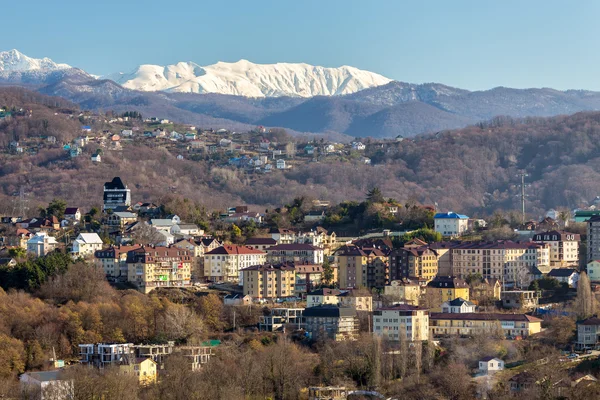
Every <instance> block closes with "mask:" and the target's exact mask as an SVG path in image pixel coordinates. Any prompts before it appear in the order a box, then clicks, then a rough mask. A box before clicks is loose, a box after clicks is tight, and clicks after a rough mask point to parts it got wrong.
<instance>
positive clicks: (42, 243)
mask: <svg viewBox="0 0 600 400" xmlns="http://www.w3.org/2000/svg"><path fill="white" fill-rule="evenodd" d="M57 245H58V242H57V241H56V239H54V237H52V236H48V234H47V233H46V232H38V233H36V234H35V235H34V236H33V237H32V238H31V239H29V240H28V241H27V252H28V253H30V254H33V255H34V256H36V257H41V256H45V255H46V254H48V253H50V252H51V251H54V249H55V248H56V246H57Z"/></svg>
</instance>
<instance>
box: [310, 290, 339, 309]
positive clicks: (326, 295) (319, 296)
mask: <svg viewBox="0 0 600 400" xmlns="http://www.w3.org/2000/svg"><path fill="white" fill-rule="evenodd" d="M341 293H342V292H340V291H339V290H337V289H328V288H323V289H317V290H313V291H312V292H310V293H308V294H307V295H306V307H307V308H308V307H316V306H320V305H321V304H332V305H338V303H339V299H338V295H340V294H341Z"/></svg>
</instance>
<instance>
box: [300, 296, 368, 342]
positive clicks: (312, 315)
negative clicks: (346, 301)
mask: <svg viewBox="0 0 600 400" xmlns="http://www.w3.org/2000/svg"><path fill="white" fill-rule="evenodd" d="M304 320H305V323H306V332H307V333H308V336H309V337H310V338H311V339H319V338H329V339H333V340H335V341H342V340H354V339H355V337H356V335H357V333H358V321H357V318H356V310H354V309H352V308H342V307H337V306H332V305H320V306H316V307H310V308H307V309H305V310H304Z"/></svg>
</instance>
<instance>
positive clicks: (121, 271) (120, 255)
mask: <svg viewBox="0 0 600 400" xmlns="http://www.w3.org/2000/svg"><path fill="white" fill-rule="evenodd" d="M140 247H142V246H141V245H135V246H114V247H109V248H108V249H104V250H98V251H96V252H95V253H94V257H96V260H98V261H100V263H101V264H102V269H103V270H104V273H105V274H106V276H107V277H109V278H119V277H121V278H123V279H125V280H126V279H127V252H128V251H130V250H134V249H139V248H140Z"/></svg>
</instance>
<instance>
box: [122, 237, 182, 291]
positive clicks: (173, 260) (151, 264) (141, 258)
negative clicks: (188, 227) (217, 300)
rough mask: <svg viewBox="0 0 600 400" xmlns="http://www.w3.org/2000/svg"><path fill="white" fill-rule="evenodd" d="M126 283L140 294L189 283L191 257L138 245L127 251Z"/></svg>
mask: <svg viewBox="0 0 600 400" xmlns="http://www.w3.org/2000/svg"><path fill="white" fill-rule="evenodd" d="M126 263H127V280H128V281H129V282H131V283H133V284H135V285H136V286H137V287H138V289H139V290H140V291H141V292H143V293H149V292H150V291H152V290H153V289H156V288H160V287H184V286H189V285H190V284H191V273H192V271H191V270H192V268H191V266H192V257H191V255H190V252H189V251H187V250H183V249H178V248H177V247H160V246H142V247H140V248H137V249H134V250H130V251H129V252H127V261H126Z"/></svg>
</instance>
